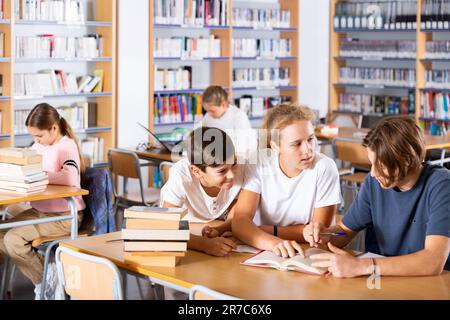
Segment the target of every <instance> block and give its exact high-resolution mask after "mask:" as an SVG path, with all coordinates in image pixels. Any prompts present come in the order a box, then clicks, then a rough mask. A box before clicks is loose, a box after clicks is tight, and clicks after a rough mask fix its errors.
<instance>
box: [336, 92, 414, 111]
mask: <svg viewBox="0 0 450 320" xmlns="http://www.w3.org/2000/svg"><path fill="white" fill-rule="evenodd" d="M338 110H339V111H344V112H357V113H364V114H372V113H379V114H405V115H407V114H414V110H415V98H414V93H413V92H411V93H410V94H409V95H408V96H403V97H398V96H375V95H366V94H349V93H341V94H339V105H338Z"/></svg>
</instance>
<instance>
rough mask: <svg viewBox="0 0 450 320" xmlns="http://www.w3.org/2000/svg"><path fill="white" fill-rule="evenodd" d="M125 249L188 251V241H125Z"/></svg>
mask: <svg viewBox="0 0 450 320" xmlns="http://www.w3.org/2000/svg"><path fill="white" fill-rule="evenodd" d="M123 250H124V251H186V250H187V241H124V242H123Z"/></svg>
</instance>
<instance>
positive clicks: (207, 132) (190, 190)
mask: <svg viewBox="0 0 450 320" xmlns="http://www.w3.org/2000/svg"><path fill="white" fill-rule="evenodd" d="M187 142H188V146H187V153H188V157H187V159H182V160H180V161H178V162H177V163H176V164H175V165H174V166H173V167H172V168H171V169H170V172H169V180H168V181H167V183H166V184H165V185H164V186H163V187H162V189H161V205H162V206H163V207H165V208H173V207H183V208H186V209H187V210H188V213H187V215H186V216H185V218H184V219H186V220H188V221H189V222H203V223H207V222H210V221H213V220H224V222H223V223H221V224H220V225H218V226H216V227H209V226H205V227H204V228H203V230H202V235H201V236H197V235H194V234H191V237H190V240H189V242H188V248H190V249H195V250H199V251H203V252H206V253H208V254H211V255H215V256H224V255H226V254H228V253H229V252H231V250H232V249H234V248H235V247H236V244H235V242H234V241H233V240H232V239H230V238H227V237H224V236H223V235H224V233H226V232H230V231H231V218H232V216H233V214H234V205H235V203H236V201H235V199H236V198H237V196H238V194H239V192H240V190H241V186H242V182H243V173H242V167H241V166H240V165H237V164H236V156H235V149H234V146H233V142H232V141H231V139H230V137H229V136H228V135H227V134H226V133H225V132H224V131H222V130H220V129H218V128H209V127H201V128H197V129H196V130H194V131H193V132H191V134H190V135H189V138H188V140H187Z"/></svg>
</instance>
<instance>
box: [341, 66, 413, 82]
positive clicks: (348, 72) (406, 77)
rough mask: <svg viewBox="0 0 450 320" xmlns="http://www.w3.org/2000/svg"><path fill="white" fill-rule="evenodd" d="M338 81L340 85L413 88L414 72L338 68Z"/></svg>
mask: <svg viewBox="0 0 450 320" xmlns="http://www.w3.org/2000/svg"><path fill="white" fill-rule="evenodd" d="M339 79H340V82H341V83H345V84H355V85H374V86H377V85H380V86H398V87H414V86H415V85H416V70H415V69H398V68H362V67H343V68H339Z"/></svg>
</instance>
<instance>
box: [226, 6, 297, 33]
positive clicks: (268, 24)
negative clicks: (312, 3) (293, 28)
mask: <svg viewBox="0 0 450 320" xmlns="http://www.w3.org/2000/svg"><path fill="white" fill-rule="evenodd" d="M232 19H233V20H232V21H233V26H236V27H253V28H256V29H258V28H260V29H265V28H289V27H290V22H291V13H290V11H288V10H280V9H259V8H233V17H232Z"/></svg>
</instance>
